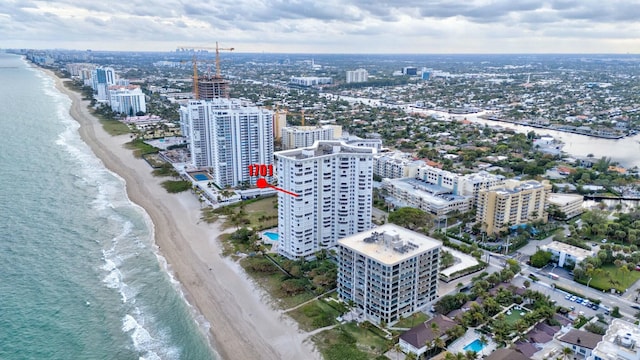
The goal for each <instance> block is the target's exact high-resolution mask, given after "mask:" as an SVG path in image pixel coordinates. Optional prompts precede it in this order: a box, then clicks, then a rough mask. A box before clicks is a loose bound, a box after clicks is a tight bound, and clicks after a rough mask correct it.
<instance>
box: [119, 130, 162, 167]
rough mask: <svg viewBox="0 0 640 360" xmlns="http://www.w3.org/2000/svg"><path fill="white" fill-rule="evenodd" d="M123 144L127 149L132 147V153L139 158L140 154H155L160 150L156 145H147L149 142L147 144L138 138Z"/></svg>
mask: <svg viewBox="0 0 640 360" xmlns="http://www.w3.org/2000/svg"><path fill="white" fill-rule="evenodd" d="M118 122H119V121H118ZM125 146H126V147H127V148H128V149H132V150H133V155H134V156H135V157H138V158H141V157H142V155H146V154H155V153H157V152H158V151H159V150H160V149H158V148H157V147H155V146H151V145H149V144H147V143H145V142H144V141H142V140H139V139H136V140H132V141H130V142H128V143H126V144H125Z"/></svg>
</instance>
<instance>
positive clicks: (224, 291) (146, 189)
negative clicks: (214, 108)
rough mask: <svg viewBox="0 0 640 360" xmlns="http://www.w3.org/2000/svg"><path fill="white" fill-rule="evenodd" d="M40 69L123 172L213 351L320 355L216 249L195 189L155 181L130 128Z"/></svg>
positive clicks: (245, 355)
mask: <svg viewBox="0 0 640 360" xmlns="http://www.w3.org/2000/svg"><path fill="white" fill-rule="evenodd" d="M39 69H40V70H43V72H44V73H45V74H47V75H48V76H50V77H51V78H52V79H53V80H54V82H55V87H56V89H57V90H58V91H60V92H61V93H63V94H65V95H66V96H68V97H69V98H70V99H71V101H72V104H71V107H70V109H69V113H70V115H71V116H72V118H73V119H75V120H76V121H77V122H78V123H79V124H80V128H79V129H78V132H79V134H80V137H81V138H82V140H83V141H84V142H85V143H86V144H87V145H88V146H89V147H90V148H91V150H92V151H93V153H94V154H95V155H96V156H97V157H98V158H99V159H100V160H101V161H102V162H103V164H104V165H105V167H106V168H108V169H109V170H110V171H112V172H114V173H116V174H117V175H118V176H120V177H121V178H122V179H124V181H125V187H126V192H127V196H128V197H129V199H130V201H131V202H132V203H134V204H136V205H138V206H140V207H141V208H143V209H144V210H145V211H146V212H147V214H148V215H149V217H150V219H151V221H152V223H153V233H154V244H155V245H156V246H157V248H158V249H157V251H158V253H159V255H160V256H162V257H163V258H164V259H165V261H166V264H167V265H166V266H165V268H166V270H167V271H168V272H169V273H170V274H169V275H170V276H173V277H174V278H175V279H176V280H177V281H178V283H179V286H180V289H181V290H182V292H183V294H184V298H185V300H186V302H187V305H188V306H190V307H192V310H193V311H194V312H195V314H194V315H195V316H194V317H195V318H198V317H200V316H202V317H203V318H204V319H205V320H206V322H207V323H208V324H209V331H208V334H207V335H208V336H207V337H208V340H209V343H210V345H211V348H212V351H213V352H214V353H216V355H218V357H219V358H221V359H229V360H235V359H238V360H244V359H291V360H294V359H295V360H297V359H320V358H321V356H320V354H319V352H318V351H317V350H316V348H315V346H314V345H313V344H312V343H311V341H310V340H308V339H307V335H308V334H306V333H304V332H302V331H300V330H298V326H297V324H296V323H295V321H294V320H292V319H291V318H289V317H288V316H287V315H284V314H283V312H282V310H279V309H274V308H273V307H272V305H271V303H270V301H269V299H270V298H269V296H268V295H266V293H265V292H264V291H263V290H262V289H260V288H259V287H258V286H257V284H255V283H254V282H253V280H252V279H251V278H249V277H248V275H247V274H246V273H244V271H243V269H242V268H241V267H240V266H239V265H238V264H237V263H235V262H233V261H231V260H230V259H227V258H224V257H222V255H221V248H220V244H219V243H218V240H217V238H218V236H219V235H220V234H222V233H223V231H222V230H221V229H220V225H219V224H218V223H216V224H207V223H205V222H203V221H200V204H199V202H198V201H197V199H196V198H195V196H193V195H192V194H190V193H189V192H183V193H179V194H169V193H167V192H166V190H165V189H164V188H163V187H162V186H161V185H160V184H161V182H162V181H164V180H166V178H162V177H154V176H153V175H152V174H151V168H150V167H149V165H148V164H147V163H146V162H145V161H144V160H142V159H138V158H135V157H134V156H133V153H132V151H131V150H129V149H126V148H125V147H124V144H125V143H126V142H128V141H130V137H129V134H126V135H120V136H111V135H109V134H108V133H106V131H105V130H104V129H103V128H102V124H101V123H100V122H99V120H98V119H97V118H95V117H94V116H93V115H92V114H91V113H90V112H89V110H88V108H87V105H88V104H89V101H87V100H82V98H81V94H79V93H77V92H74V91H72V90H70V89H68V88H66V87H65V86H64V84H63V79H60V78H58V77H57V76H56V75H55V74H54V73H53V72H51V71H50V70H47V69H42V68H39ZM159 262H160V263H161V264H160V265H161V266H162V262H161V261H159ZM194 321H196V322H198V323H200V321H197V320H196V319H194ZM200 327H201V328H202V326H200Z"/></svg>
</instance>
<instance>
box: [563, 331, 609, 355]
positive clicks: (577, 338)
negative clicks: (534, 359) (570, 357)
mask: <svg viewBox="0 0 640 360" xmlns="http://www.w3.org/2000/svg"><path fill="white" fill-rule="evenodd" d="M601 340H602V335H598V334H594V333H592V332H588V331H581V330H576V329H571V330H570V331H569V332H568V333H566V334H564V335H562V336H560V337H558V341H560V343H561V344H562V345H564V346H565V347H568V348H569V349H571V350H573V352H574V353H575V354H576V355H582V356H583V357H585V358H587V357H589V356H591V352H592V351H593V349H595V348H596V346H597V345H598V343H599V342H600V341H601Z"/></svg>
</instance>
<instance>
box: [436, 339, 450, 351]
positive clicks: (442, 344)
mask: <svg viewBox="0 0 640 360" xmlns="http://www.w3.org/2000/svg"><path fill="white" fill-rule="evenodd" d="M433 346H435V347H436V348H438V349H440V350H443V349H444V348H445V347H446V346H447V344H446V343H445V342H444V340H442V338H440V337H437V338H435V339H434V340H433Z"/></svg>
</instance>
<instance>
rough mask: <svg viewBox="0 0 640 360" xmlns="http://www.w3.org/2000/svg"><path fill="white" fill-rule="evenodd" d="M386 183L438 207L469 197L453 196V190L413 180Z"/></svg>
mask: <svg viewBox="0 0 640 360" xmlns="http://www.w3.org/2000/svg"><path fill="white" fill-rule="evenodd" d="M384 181H385V182H388V183H390V184H393V186H395V187H397V188H399V189H401V190H402V191H404V192H407V193H412V194H413V195H414V196H417V197H420V198H422V199H423V200H425V201H427V202H429V203H430V204H432V205H436V206H438V205H439V206H446V205H447V204H449V203H450V202H452V201H460V200H464V199H465V198H468V197H467V196H460V195H453V194H451V190H450V189H447V188H445V187H442V186H438V185H434V184H429V183H426V182H424V181H420V180H416V179H412V178H402V179H385V180H384Z"/></svg>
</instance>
